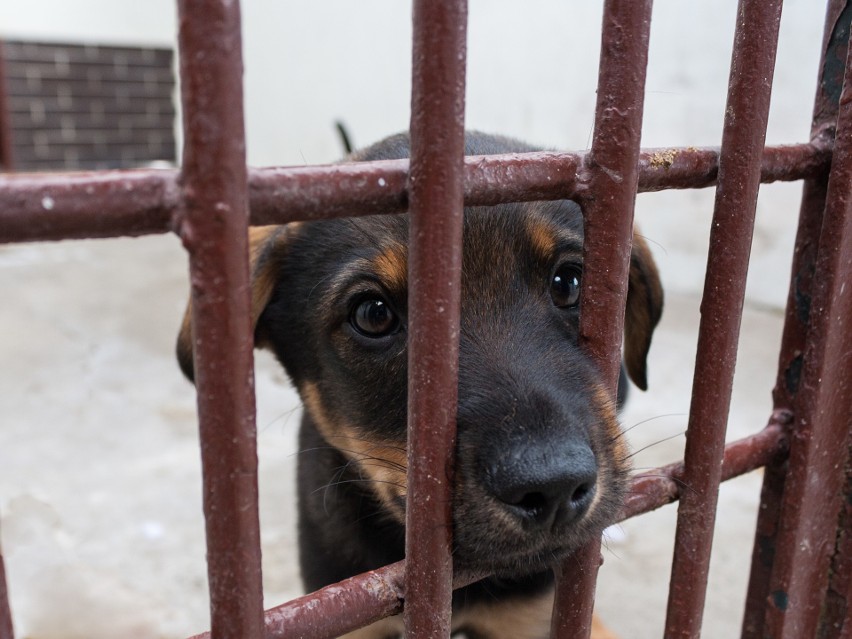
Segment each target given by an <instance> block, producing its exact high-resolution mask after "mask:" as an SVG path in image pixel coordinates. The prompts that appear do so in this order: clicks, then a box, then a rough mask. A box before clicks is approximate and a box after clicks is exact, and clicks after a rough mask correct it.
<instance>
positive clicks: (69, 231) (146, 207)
mask: <svg viewBox="0 0 852 639" xmlns="http://www.w3.org/2000/svg"><path fill="white" fill-rule="evenodd" d="M179 196H180V191H179V187H178V185H177V172H176V171H149V170H146V171H101V172H98V173H28V174H27V173H20V174H16V175H12V176H7V177H0V242H35V241H40V240H65V239H83V238H104V237H121V236H132V237H135V236H141V235H150V234H154V233H166V232H168V231H169V229H170V228H171V226H172V217H173V215H174V212H175V211H176V210H177V208H178V205H179V202H180V197H179Z"/></svg>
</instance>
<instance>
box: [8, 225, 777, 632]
mask: <svg viewBox="0 0 852 639" xmlns="http://www.w3.org/2000/svg"><path fill="white" fill-rule="evenodd" d="M784 276H785V277H786V275H784ZM186 280H187V278H186V262H185V256H184V253H183V251H182V249H181V248H180V245H179V242H178V241H177V239H175V238H173V237H155V238H145V239H139V240H126V239H125V240H110V241H85V242H62V243H57V244H49V245H22V246H6V247H0V290H3V291H4V296H3V298H4V303H3V305H2V307H0V361H2V362H4V365H3V366H2V367H0V389H2V392H0V423H1V424H2V426H1V427H0V525H2V529H0V532H2V543H3V549H4V553H5V557H6V561H7V566H8V578H9V586H10V591H11V603H12V608H13V614H14V616H15V623H16V632H17V636H18V637H29V638H33V639H59V638H62V639H77V638H80V639H82V638H84V637H85V638H88V639H99V638H101V637H108V636H109V637H114V636H133V637H137V638H140V639H145V638H154V637H183V636H188V635H190V634H192V633H195V632H198V631H200V630H203V629H204V628H205V627H206V626H207V624H208V621H207V618H208V617H207V601H206V583H205V574H206V570H205V561H204V552H205V551H204V541H203V520H202V516H201V506H200V504H201V499H200V490H201V489H200V468H199V466H200V465H199V454H198V443H197V433H196V425H195V420H194V413H195V398H194V394H193V389H192V387H191V386H190V385H189V384H188V383H187V382H186V381H185V380H184V379H183V378H182V376H181V375H180V373H179V371H178V368H177V366H176V364H175V361H174V359H173V355H172V353H173V343H174V338H175V334H176V329H177V326H178V324H179V322H180V318H181V315H182V312H183V305H184V303H185V295H186V290H187V281H186ZM697 321H698V300H697V299H696V298H693V297H689V296H684V295H680V296H679V295H669V297H668V300H667V308H666V312H665V315H664V319H663V322H662V326H661V327H660V329H659V331H658V334H657V335H656V337H655V339H654V345H653V348H652V353H651V359H650V365H649V366H650V369H649V370H650V390H649V391H648V392H647V393H640V392H638V391H636V392H634V393H633V395H632V397H631V401H630V404H629V407H628V409H627V411H626V412H625V414H624V415H623V422H624V424H625V426H626V427H632V426H636V427H635V428H632V430H631V431H630V433H629V437H630V440H631V443H632V446H633V448H634V450H637V451H640V452H638V453H637V454H636V456H635V464H636V467H637V468H650V467H654V466H657V465H660V464H663V463H666V462H669V461H673V460H675V459H677V458H679V457H680V456H681V454H682V448H683V437H682V436H681V435H680V434H681V433H682V432H683V430H684V429H685V424H686V413H687V410H688V405H689V389H690V383H691V377H692V375H691V373H692V369H693V353H694V350H695V343H696V330H697V329H696V327H697ZM780 329H781V318H780V315H779V314H778V313H777V312H768V311H765V310H763V311H762V310H759V309H758V310H756V309H749V310H748V311H747V313H746V315H745V317H744V323H743V336H742V339H741V344H742V351H741V355H740V360H739V364H738V375H737V385H736V390H735V396H734V405H733V409H732V414H731V422H730V429H729V431H730V432H729V439H735V438H739V437H742V436H744V435H746V434H749V433H752V432H755V431H756V430H758V429H760V428H762V426H763V425H764V424H765V421H766V418H767V416H768V414H769V409H770V401H769V393H770V389H771V387H772V383H773V379H774V369H775V366H776V351H777V345H778V342H779V335H780ZM257 388H258V429H259V455H260V488H261V524H262V537H263V561H264V564H263V568H264V584H265V589H266V605H267V606H271V605H275V604H277V603H280V602H282V601H284V600H286V599H288V598H290V597H292V596H294V595H297V594H299V592H300V585H299V581H298V574H297V567H296V564H295V554H294V547H295V531H294V518H293V491H292V483H293V471H294V467H295V455H296V445H295V431H296V428H297V425H298V421H299V410H300V409H299V402H298V400H297V398H296V396H295V394H294V393H293V391H292V390H291V389H290V388H289V386H288V383H287V380H286V378H285V377H284V375H283V373H282V372H281V371H280V370H279V369H278V367H277V366H276V364H275V363H274V362H273V361H272V359H271V357H268V356H266V355H265V354H261V355H260V356H259V358H258V374H257ZM759 486H760V476H759V473H752V474H751V475H749V476H746V477H743V478H741V479H739V480H736V481H733V482H730V483H729V484H726V485H725V486H724V487H723V489H722V494H721V501H720V507H719V516H718V524H717V534H716V540H715V551H714V557H713V564H712V570H711V580H710V586H709V594H708V607H707V613H706V616H705V633H704V636H705V637H711V638H713V637H718V638H726V637H732V636H736V635H737V634H738V630H739V624H740V617H741V609H742V602H743V598H744V592H745V580H746V576H747V575H746V572H747V569H748V563H749V557H750V552H751V539H752V529H753V526H754V519H755V507H756V500H757V495H758V491H759ZM675 515H676V509H675V508H674V507H672V506H669V507H665V508H663V509H661V510H659V511H657V512H656V513H653V514H651V515H648V516H645V517H642V518H639V519H637V520H633V521H630V522H628V523H626V524H625V525H624V526H622V527H619V528H616V529H615V530H612V531H610V535H609V541H608V544H607V546H608V548H607V550H606V551H605V565H604V567H603V568H602V570H601V578H600V583H599V586H598V609H599V613H600V614H601V616H602V617H603V619H604V620H605V621H606V622H607V624H608V625H610V626H611V627H612V628H613V629H614V630H616V631H617V632H618V633H619V634H620V635H621V636H623V637H626V638H631V637H638V638H644V637H658V636H661V628H662V621H663V615H664V610H665V601H666V591H667V582H668V575H669V569H670V557H671V550H672V540H673V522H674V519H675Z"/></svg>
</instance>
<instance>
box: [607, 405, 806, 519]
mask: <svg viewBox="0 0 852 639" xmlns="http://www.w3.org/2000/svg"><path fill="white" fill-rule="evenodd" d="M790 421H791V416H790V414H789V413H786V412H784V411H778V412H777V413H776V414H775V415H773V418H772V420H771V421H770V422H769V424H768V425H767V426H766V428H764V429H763V430H762V431H760V432H759V433H756V434H754V435H750V436H748V437H744V438H743V439H739V440H737V441H735V442H732V443H730V444H728V445H727V446H726V447H725V454H724V457H723V458H722V481H728V480H729V479H733V478H734V477H739V476H740V475H744V474H745V473H748V472H751V471H753V470H756V469H758V468H762V467H763V466H766V465H767V464H768V463H769V462H770V461H774V460H776V459H778V458H781V457H786V455H787V451H788V449H789V441H788V436H787V428H788V427H789V425H790ZM683 477H684V465H683V462H682V461H679V462H676V463H674V464H669V465H668V466H663V467H661V468H657V469H655V470H651V471H648V472H646V473H641V474H639V475H636V476H635V477H634V478H633V486H632V488H631V490H630V496H629V497H628V498H627V500H626V501H625V504H624V507H623V508H622V510H621V514H620V515H619V521H625V520H627V519H630V518H631V517H636V516H637V515H642V514H644V513H648V512H651V511H652V510H656V509H657V508H660V507H662V506H665V505H666V504H670V503H672V502H674V501H677V500H678V499H680V496H681V495H682V494H683V493H684V492H685V491H689V490H691V487H690V486H688V485H686V484H684V482H683Z"/></svg>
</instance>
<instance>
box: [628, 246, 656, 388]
mask: <svg viewBox="0 0 852 639" xmlns="http://www.w3.org/2000/svg"><path fill="white" fill-rule="evenodd" d="M662 312H663V287H662V284H660V275H659V273H658V272H657V265H656V264H655V263H654V258H653V257H651V251H650V250H649V249H648V245H647V243H646V242H645V240H644V239H643V238H642V236H641V235H639V234H638V233H634V234H633V252H632V254H631V255H630V285H629V288H628V289H627V311H626V313H625V317H624V365H625V367H626V368H627V373H628V374H629V375H630V379H632V380H633V383H634V384H636V385H637V386H638V387H639V388H641V389H642V390H646V389H647V388H648V372H647V364H646V358H647V356H648V349H650V348H651V336H652V335H653V334H654V328H655V327H656V326H657V322H659V321H660V315H662Z"/></svg>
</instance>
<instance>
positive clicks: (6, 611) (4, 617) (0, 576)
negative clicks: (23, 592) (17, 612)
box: [0, 548, 15, 639]
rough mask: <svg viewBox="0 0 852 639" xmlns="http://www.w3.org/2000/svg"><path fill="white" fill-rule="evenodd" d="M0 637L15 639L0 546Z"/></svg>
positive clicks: (4, 566) (0, 638) (1, 638)
mask: <svg viewBox="0 0 852 639" xmlns="http://www.w3.org/2000/svg"><path fill="white" fill-rule="evenodd" d="M0 639H15V632H14V629H13V625H12V609H11V607H10V606H9V589H8V587H7V585H6V564H5V562H4V561H3V549H2V548H0Z"/></svg>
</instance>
